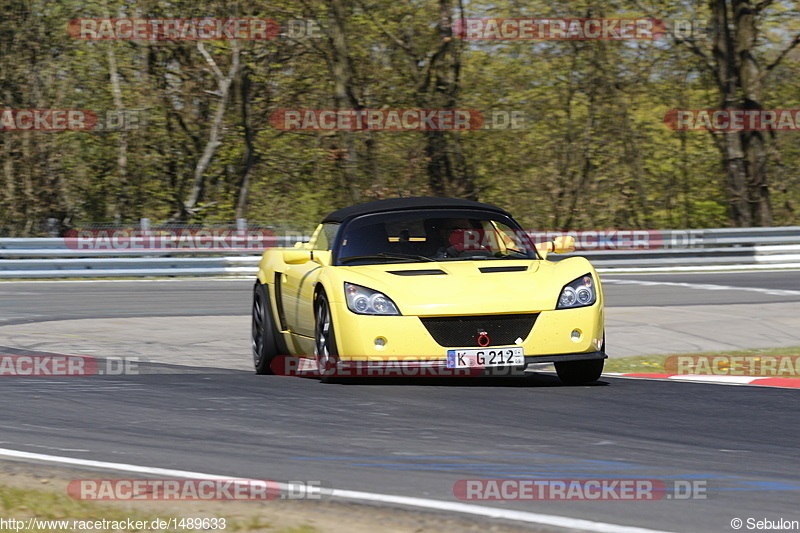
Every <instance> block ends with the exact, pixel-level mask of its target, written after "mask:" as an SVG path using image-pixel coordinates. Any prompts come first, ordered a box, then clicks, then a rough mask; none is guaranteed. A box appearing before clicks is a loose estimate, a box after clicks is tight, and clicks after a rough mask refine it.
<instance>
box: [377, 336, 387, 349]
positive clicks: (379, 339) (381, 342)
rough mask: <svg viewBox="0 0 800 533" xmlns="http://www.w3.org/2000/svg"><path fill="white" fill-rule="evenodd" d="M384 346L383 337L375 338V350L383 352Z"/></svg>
mask: <svg viewBox="0 0 800 533" xmlns="http://www.w3.org/2000/svg"><path fill="white" fill-rule="evenodd" d="M384 346H386V339H385V338H383V337H375V349H376V350H383V347H384Z"/></svg>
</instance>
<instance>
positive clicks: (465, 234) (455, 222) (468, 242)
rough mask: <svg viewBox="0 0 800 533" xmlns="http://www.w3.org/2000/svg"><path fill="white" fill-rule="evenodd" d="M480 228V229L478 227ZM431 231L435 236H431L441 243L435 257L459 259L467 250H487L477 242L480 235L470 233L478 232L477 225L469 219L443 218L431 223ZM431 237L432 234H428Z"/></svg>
mask: <svg viewBox="0 0 800 533" xmlns="http://www.w3.org/2000/svg"><path fill="white" fill-rule="evenodd" d="M478 227H480V226H479V225H478ZM431 229H432V230H433V231H434V232H435V234H436V235H435V236H431V237H432V239H431V240H433V239H435V240H436V241H438V243H439V245H440V246H439V249H438V250H437V251H436V254H435V257H441V258H445V257H459V256H460V255H461V252H463V251H464V250H466V249H470V250H485V248H484V247H482V246H480V245H479V244H478V243H477V242H474V241H476V240H478V239H479V238H480V237H479V235H470V234H469V232H476V233H477V232H478V230H476V223H475V222H474V221H471V220H470V219H467V218H442V219H436V220H433V221H431ZM428 235H430V232H429V233H428Z"/></svg>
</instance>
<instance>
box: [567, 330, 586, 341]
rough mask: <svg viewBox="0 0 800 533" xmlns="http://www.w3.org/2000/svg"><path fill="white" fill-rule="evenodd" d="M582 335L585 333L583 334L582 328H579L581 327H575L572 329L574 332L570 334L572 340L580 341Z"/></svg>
mask: <svg viewBox="0 0 800 533" xmlns="http://www.w3.org/2000/svg"><path fill="white" fill-rule="evenodd" d="M582 336H583V335H582V334H581V330H579V329H573V330H572V334H571V335H570V337H571V338H572V340H573V341H575V342H579V341H580V340H581V337H582Z"/></svg>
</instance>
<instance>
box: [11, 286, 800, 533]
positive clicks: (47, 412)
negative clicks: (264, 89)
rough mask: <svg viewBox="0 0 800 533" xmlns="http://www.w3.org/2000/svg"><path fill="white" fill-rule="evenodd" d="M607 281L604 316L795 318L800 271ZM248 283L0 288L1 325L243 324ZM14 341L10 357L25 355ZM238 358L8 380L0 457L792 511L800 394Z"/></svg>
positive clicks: (712, 509) (726, 516) (754, 512)
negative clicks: (601, 494)
mask: <svg viewBox="0 0 800 533" xmlns="http://www.w3.org/2000/svg"><path fill="white" fill-rule="evenodd" d="M602 279H603V280H604V282H605V283H606V284H605V292H606V301H607V305H608V306H609V308H616V307H633V306H647V307H663V308H664V309H665V310H668V308H670V307H671V306H694V305H697V306H702V305H716V306H719V309H720V310H723V309H726V306H727V305H729V304H735V305H742V304H745V305H746V304H750V305H752V306H753V308H754V309H757V308H759V306H769V305H779V306H784V307H786V306H793V307H794V308H795V309H797V310H800V272H760V273H730V274H713V275H712V274H661V275H612V274H605V275H603V276H602ZM702 285H706V287H705V288H702V287H698V286H702ZM720 287H722V288H720ZM250 290H251V282H250V281H245V280H239V281H235V280H227V281H201V280H192V281H175V282H115V283H102V282H81V283H46V282H40V283H16V282H14V283H3V284H0V302H2V306H1V307H0V325H2V326H3V331H6V332H7V331H9V327H16V328H20V327H22V326H23V325H32V324H42V323H45V322H50V321H60V320H67V319H72V320H74V319H84V320H86V319H125V318H130V317H225V316H230V317H236V316H242V315H246V314H247V313H248V312H249V305H250ZM795 293H796V294H795ZM796 314H800V313H796ZM187 320H188V321H189V322H188V323H191V319H187ZM198 320H199V318H198ZM181 323H182V324H186V323H187V322H181ZM170 327H171V326H170V322H167V323H166V325H165V329H166V330H169V328H170ZM175 333H176V334H177V332H175ZM5 335H6V334H4V333H0V350H3V351H2V352H0V353H6V354H14V353H22V352H21V350H20V347H19V345H17V346H8V345H7V343H5V341H6V336H5ZM142 342H145V341H144V340H143V341H142ZM798 345H800V343H798ZM54 346H55V345H54V344H52V343H49V344H47V345H46V349H42V348H43V347H42V346H40V347H39V348H38V352H37V346H36V345H35V343H30V344H29V345H27V346H26V348H27V350H26V351H25V353H69V352H67V351H63V352H62V351H59V350H56V349H54ZM241 346H242V349H241V351H240V353H235V350H231V352H234V353H224V354H220V357H219V361H220V364H219V365H218V366H216V365H206V366H198V365H189V364H187V365H182V364H166V363H164V362H153V363H151V364H143V365H142V366H141V368H140V374H139V375H127V376H94V377H91V378H22V377H5V378H4V379H3V381H2V386H1V387H0V395H1V396H2V398H0V401H1V402H2V405H3V406H4V409H3V410H2V415H0V426H1V427H0V441H2V443H0V448H4V449H9V450H17V451H22V452H33V453H43V454H52V455H57V456H62V457H72V458H77V459H92V460H97V461H109V462H115V463H126V464H133V465H143V466H150V467H165V468H174V469H181V470H187V471H194V472H202V473H207V474H218V475H225V476H236V477H254V478H260V479H276V480H320V481H325V482H328V483H330V484H332V485H333V486H334V487H335V488H336V489H347V490H354V491H365V492H370V493H380V494H391V495H398V496H410V497H417V498H426V499H431V500H438V501H446V502H458V501H459V500H457V499H456V498H455V497H454V495H453V486H454V484H455V483H456V482H457V481H459V480H463V479H485V478H494V479H514V478H525V479H625V480H629V479H646V480H650V479H655V480H662V481H664V482H665V483H668V484H669V483H672V482H674V481H675V480H678V481H679V482H686V481H689V482H696V483H698V485H697V486H701V487H705V488H706V493H705V496H706V498H705V499H700V498H692V499H686V500H680V499H677V495H676V494H671V493H670V494H668V497H666V498H664V499H662V500H659V501H626V502H621V501H549V502H547V501H538V502H537V501H491V502H465V503H473V504H476V505H485V506H488V507H492V508H502V509H510V510H518V511H527V512H530V513H543V514H546V515H558V516H564V517H573V518H581V519H586V520H591V521H594V522H600V523H607V524H619V525H627V526H638V527H641V528H649V529H653V530H663V531H676V532H677V531H681V532H683V531H704V532H705V531H720V532H722V531H732V529H731V525H730V522H731V520H732V519H733V518H741V519H743V520H746V519H747V518H751V517H752V518H757V519H764V518H766V519H771V520H776V519H780V518H784V519H789V520H798V519H800V511H798V508H797V502H798V501H800V470H798V469H797V468H796V465H797V464H798V462H800V429H798V424H797V422H796V420H797V415H796V409H797V405H798V396H797V394H798V392H797V390H791V389H775V388H763V387H751V386H730V385H712V384H699V383H679V382H662V381H646V380H634V379H624V378H608V377H604V378H603V379H602V381H601V382H600V383H598V384H594V385H592V386H586V387H567V386H562V385H560V382H558V380H557V379H555V378H554V377H552V376H550V375H547V374H534V375H532V376H530V377H527V378H518V379H513V380H508V379H507V380H488V379H482V380H469V381H468V380H449V381H441V380H440V381H432V380H430V379H428V380H416V381H413V382H410V383H408V382H405V383H398V382H397V381H393V380H388V381H387V380H384V381H378V382H372V383H361V384H348V385H325V384H321V383H319V382H317V381H316V380H311V379H302V378H290V377H274V376H256V375H254V374H253V373H252V372H251V371H249V370H245V369H244V368H246V367H245V366H244V365H238V364H236V365H234V364H233V363H230V362H231V361H237V362H238V361H240V360H244V361H245V362H246V361H248V360H249V357H250V354H249V352H248V350H247V346H248V339H246V338H245V339H243V340H242V345H241ZM96 355H98V356H99V354H96ZM229 363H230V364H229ZM90 436H91V437H90ZM673 496H674V497H673ZM698 496H702V494H698ZM744 529H746V527H745V528H744ZM597 530H600V529H597ZM606 530H607V531H612V530H613V528H611V529H606Z"/></svg>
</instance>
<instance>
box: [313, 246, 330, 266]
mask: <svg viewBox="0 0 800 533" xmlns="http://www.w3.org/2000/svg"><path fill="white" fill-rule="evenodd" d="M312 254H313V256H312V258H311V260H312V261H314V262H315V263H319V264H320V265H322V266H328V265H330V264H331V251H330V250H314V251H313V252H312Z"/></svg>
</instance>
